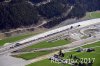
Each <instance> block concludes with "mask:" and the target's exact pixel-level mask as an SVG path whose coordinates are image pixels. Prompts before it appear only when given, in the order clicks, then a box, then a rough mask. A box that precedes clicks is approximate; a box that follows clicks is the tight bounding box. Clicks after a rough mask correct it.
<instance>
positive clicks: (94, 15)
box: [85, 11, 100, 18]
mask: <svg viewBox="0 0 100 66" xmlns="http://www.w3.org/2000/svg"><path fill="white" fill-rule="evenodd" d="M85 17H86V18H100V11H95V12H89V13H87V14H86V16H85Z"/></svg>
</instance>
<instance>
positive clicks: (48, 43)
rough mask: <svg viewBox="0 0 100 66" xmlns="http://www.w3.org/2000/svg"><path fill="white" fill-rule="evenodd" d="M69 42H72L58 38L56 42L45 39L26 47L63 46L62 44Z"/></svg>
mask: <svg viewBox="0 0 100 66" xmlns="http://www.w3.org/2000/svg"><path fill="white" fill-rule="evenodd" d="M69 43H70V41H69V40H57V41H54V42H47V41H43V42H40V43H38V44H35V45H32V46H29V47H27V48H25V49H28V48H50V47H56V46H62V45H65V44H69Z"/></svg>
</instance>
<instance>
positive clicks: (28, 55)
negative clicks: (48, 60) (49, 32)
mask: <svg viewBox="0 0 100 66" xmlns="http://www.w3.org/2000/svg"><path fill="white" fill-rule="evenodd" d="M68 43H70V41H68V40H58V41H55V42H50V43H49V42H46V41H43V42H40V43H38V44H36V45H32V46H30V47H28V48H24V49H22V50H24V51H27V49H30V48H50V47H55V46H61V45H65V44H68ZM47 53H49V52H46V51H45V52H36V53H26V54H20V55H17V56H16V57H20V58H23V59H26V60H28V59H32V58H36V57H39V56H41V55H45V54H47Z"/></svg>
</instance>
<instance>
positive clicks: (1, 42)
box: [0, 33, 35, 46]
mask: <svg viewBox="0 0 100 66" xmlns="http://www.w3.org/2000/svg"><path fill="white" fill-rule="evenodd" d="M32 35H35V34H34V33H29V34H24V35H20V36H16V37H9V38H5V39H2V40H0V46H2V45H4V44H5V43H11V42H15V41H18V40H21V39H24V38H28V37H30V36H32Z"/></svg>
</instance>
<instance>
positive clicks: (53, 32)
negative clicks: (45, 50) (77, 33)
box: [0, 18, 100, 54]
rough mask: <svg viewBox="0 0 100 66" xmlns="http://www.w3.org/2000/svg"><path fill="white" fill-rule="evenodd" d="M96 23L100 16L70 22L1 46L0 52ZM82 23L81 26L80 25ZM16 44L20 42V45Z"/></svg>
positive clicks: (29, 44)
mask: <svg viewBox="0 0 100 66" xmlns="http://www.w3.org/2000/svg"><path fill="white" fill-rule="evenodd" d="M95 24H100V18H97V19H91V20H86V21H82V22H78V23H74V24H70V25H67V26H64V27H60V28H57V29H54V30H50V31H48V32H44V33H41V34H38V35H35V36H32V37H29V38H26V39H24V40H21V41H18V42H15V43H12V44H10V45H7V46H4V47H1V48H0V54H5V53H10V52H13V51H15V50H19V49H22V48H25V47H27V46H31V45H33V44H36V43H39V42H41V41H44V40H47V39H49V38H52V37H55V36H57V35H60V34H62V33H64V32H65V31H68V30H70V31H71V30H72V31H73V30H76V29H81V28H84V27H87V26H91V25H95ZM78 25H80V26H78ZM71 27H73V28H74V29H71ZM16 44H19V45H18V46H17V45H16Z"/></svg>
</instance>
